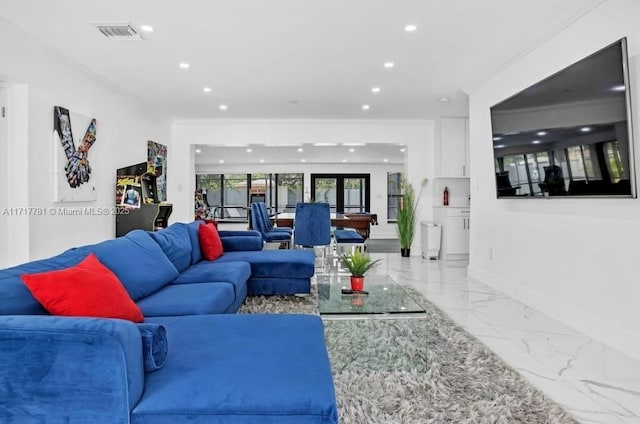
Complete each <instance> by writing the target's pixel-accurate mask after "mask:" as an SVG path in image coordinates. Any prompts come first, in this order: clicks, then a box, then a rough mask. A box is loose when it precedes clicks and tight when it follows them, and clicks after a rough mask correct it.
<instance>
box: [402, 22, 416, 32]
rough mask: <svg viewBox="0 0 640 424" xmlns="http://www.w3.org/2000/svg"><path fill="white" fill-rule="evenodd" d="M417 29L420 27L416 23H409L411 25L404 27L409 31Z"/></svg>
mask: <svg viewBox="0 0 640 424" xmlns="http://www.w3.org/2000/svg"><path fill="white" fill-rule="evenodd" d="M417 29H418V27H417V26H416V25H413V24H409V25H407V26H405V27H404V30H405V31H407V32H413V31H415V30H417Z"/></svg>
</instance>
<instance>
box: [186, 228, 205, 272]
mask: <svg viewBox="0 0 640 424" xmlns="http://www.w3.org/2000/svg"><path fill="white" fill-rule="evenodd" d="M201 224H204V221H193V222H190V223H188V224H187V232H188V233H189V241H190V242H191V265H193V264H197V263H198V262H200V261H201V260H202V250H200V239H199V238H198V227H199V226H200V225H201Z"/></svg>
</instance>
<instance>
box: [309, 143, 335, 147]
mask: <svg viewBox="0 0 640 424" xmlns="http://www.w3.org/2000/svg"><path fill="white" fill-rule="evenodd" d="M313 145H314V146H316V147H333V146H337V144H336V143H313Z"/></svg>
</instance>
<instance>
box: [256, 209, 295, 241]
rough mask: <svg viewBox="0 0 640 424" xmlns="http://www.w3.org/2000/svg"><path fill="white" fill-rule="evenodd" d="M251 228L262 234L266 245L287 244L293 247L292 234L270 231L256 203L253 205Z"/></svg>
mask: <svg viewBox="0 0 640 424" xmlns="http://www.w3.org/2000/svg"><path fill="white" fill-rule="evenodd" d="M251 228H253V229H254V230H256V231H258V232H260V235H262V241H263V242H265V243H286V244H287V248H289V247H291V234H289V233H288V232H286V231H269V229H268V228H267V227H266V226H265V224H264V219H263V217H262V212H261V211H260V207H259V206H258V205H257V204H256V203H252V204H251Z"/></svg>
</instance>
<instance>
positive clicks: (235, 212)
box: [196, 173, 303, 222]
mask: <svg viewBox="0 0 640 424" xmlns="http://www.w3.org/2000/svg"><path fill="white" fill-rule="evenodd" d="M196 189H197V190H203V191H204V193H205V194H204V196H205V198H206V201H207V203H208V205H209V210H208V212H207V214H206V216H207V217H208V218H214V219H217V220H224V221H238V222H246V221H247V220H248V213H247V211H248V209H249V208H250V206H249V205H250V204H251V202H264V203H266V205H267V208H268V209H269V211H270V212H271V213H275V211H278V212H283V211H285V210H287V211H288V210H289V209H291V208H293V211H295V206H296V203H297V202H301V201H302V196H303V174H301V173H300V174H298V173H291V174H265V173H254V174H200V175H196Z"/></svg>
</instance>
